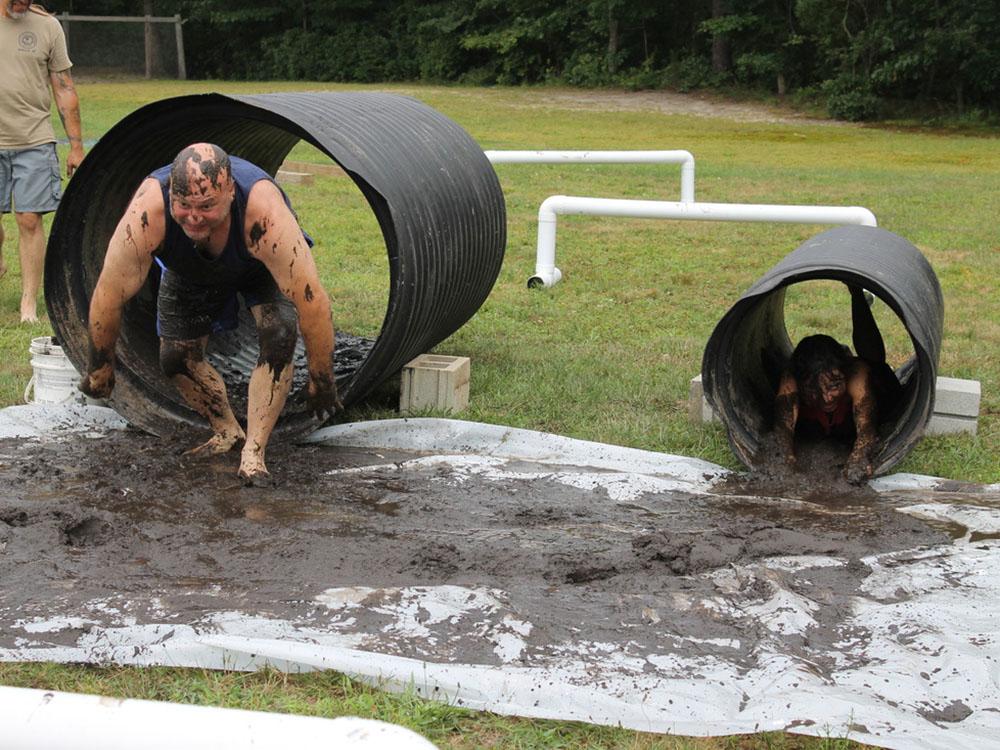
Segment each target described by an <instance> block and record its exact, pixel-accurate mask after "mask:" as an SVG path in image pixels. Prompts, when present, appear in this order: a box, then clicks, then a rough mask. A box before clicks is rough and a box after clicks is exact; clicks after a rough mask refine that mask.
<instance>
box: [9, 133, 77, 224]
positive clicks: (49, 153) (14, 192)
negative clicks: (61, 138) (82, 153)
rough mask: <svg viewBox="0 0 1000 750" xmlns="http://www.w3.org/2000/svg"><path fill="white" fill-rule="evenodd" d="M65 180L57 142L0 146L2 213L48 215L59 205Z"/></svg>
mask: <svg viewBox="0 0 1000 750" xmlns="http://www.w3.org/2000/svg"><path fill="white" fill-rule="evenodd" d="M61 197H62V180H61V178H60V176H59V157H58V156H57V155H56V144H54V143H43V144H42V145H41V146H34V147H32V148H24V149H0V213H5V214H7V213H10V212H11V210H12V209H13V210H15V211H18V212H21V213H36V214H46V213H49V212H50V211H55V210H56V209H57V208H58V207H59V199H60V198H61Z"/></svg>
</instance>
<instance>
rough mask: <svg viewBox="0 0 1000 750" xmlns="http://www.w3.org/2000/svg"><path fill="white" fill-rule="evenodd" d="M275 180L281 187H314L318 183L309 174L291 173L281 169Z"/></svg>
mask: <svg viewBox="0 0 1000 750" xmlns="http://www.w3.org/2000/svg"><path fill="white" fill-rule="evenodd" d="M274 179H275V180H276V181H277V182H278V183H279V184H281V185H290V184H298V185H312V184H313V183H314V182H315V181H316V178H315V177H314V176H313V175H312V174H310V173H309V172H289V171H286V170H284V169H279V170H278V172H277V174H275V175H274Z"/></svg>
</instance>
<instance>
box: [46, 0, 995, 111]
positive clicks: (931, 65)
mask: <svg viewBox="0 0 1000 750" xmlns="http://www.w3.org/2000/svg"><path fill="white" fill-rule="evenodd" d="M42 2H43V4H45V5H46V6H47V7H48V8H49V10H51V11H53V12H63V11H67V12H71V13H76V14H88V15H136V14H144V13H145V14H152V15H173V14H175V13H179V14H180V15H181V16H182V17H183V18H185V19H187V23H186V24H185V27H184V29H185V31H184V34H185V44H186V47H187V54H186V58H187V68H188V74H189V75H190V76H192V77H198V78H226V79H248V80H262V79H290V80H299V79H301V80H315V81H344V82H369V83H370V82H378V81H427V82H459V83H468V84H475V85H517V84H532V83H546V82H551V83H562V84H568V85H573V86H621V87H626V88H632V89H649V88H652V89H656V88H669V89H674V90H682V91H688V90H692V89H703V88H707V89H712V88H726V87H739V88H744V89H753V90H758V91H767V92H772V93H774V94H776V95H779V96H786V95H795V96H802V97H807V98H811V99H813V100H817V99H818V100H821V101H823V102H825V104H826V106H827V108H828V110H829V112H830V114H831V115H832V116H835V117H839V118H844V119H850V120H864V119H871V118H874V117H877V116H879V114H880V113H881V112H884V111H885V109H886V107H890V106H898V105H900V104H903V105H907V104H912V105H916V106H918V107H921V108H923V109H924V110H925V111H934V110H940V111H944V112H948V113H953V114H954V113H957V114H960V115H962V114H968V113H970V112H971V113H972V114H978V115H985V116H993V115H996V114H997V111H998V104H997V103H998V102H1000V33H998V30H1000V1H998V0H632V2H625V0H547V2H538V0H284V1H279V0H256V1H255V2H247V1H246V0H42Z"/></svg>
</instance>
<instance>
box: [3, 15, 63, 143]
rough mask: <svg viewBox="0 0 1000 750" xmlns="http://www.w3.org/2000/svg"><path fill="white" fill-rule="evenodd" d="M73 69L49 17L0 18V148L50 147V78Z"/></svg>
mask: <svg viewBox="0 0 1000 750" xmlns="http://www.w3.org/2000/svg"><path fill="white" fill-rule="evenodd" d="M72 66H73V63H71V62H70V59H69V54H68V53H67V52H66V37H65V36H64V35H63V31H62V27H61V26H60V25H59V21H57V20H56V19H55V18H54V17H53V16H50V15H42V14H40V13H36V12H35V11H33V10H32V11H29V12H28V13H27V15H25V16H24V18H20V19H15V18H6V17H3V16H0V149H20V148H30V147H32V146H39V145H41V144H43V143H54V142H55V140H56V134H55V131H54V130H53V129H52V121H51V120H50V119H49V110H50V107H51V105H52V95H51V89H50V81H49V74H50V73H52V72H58V71H62V70H68V69H69V68H71V67H72Z"/></svg>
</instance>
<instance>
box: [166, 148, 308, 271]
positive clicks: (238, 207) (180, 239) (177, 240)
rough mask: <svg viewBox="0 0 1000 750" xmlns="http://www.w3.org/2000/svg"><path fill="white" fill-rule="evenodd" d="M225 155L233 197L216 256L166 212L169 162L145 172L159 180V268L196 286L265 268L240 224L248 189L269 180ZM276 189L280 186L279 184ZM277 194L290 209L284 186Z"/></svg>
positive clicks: (244, 214) (168, 209)
mask: <svg viewBox="0 0 1000 750" xmlns="http://www.w3.org/2000/svg"><path fill="white" fill-rule="evenodd" d="M229 159H230V168H231V170H232V174H233V182H234V183H235V186H236V191H235V192H236V195H235V197H234V198H233V206H232V213H231V217H230V222H229V237H228V239H227V240H226V246H225V247H224V248H223V250H222V252H221V253H220V254H219V257H217V258H212V257H211V256H209V255H207V254H205V253H204V252H202V251H201V250H199V249H198V248H196V247H195V245H194V243H193V242H192V241H191V238H190V237H188V236H187V235H186V234H184V230H183V229H181V227H180V224H178V223H177V222H176V221H174V219H173V217H172V216H171V215H170V194H169V190H170V165H169V164H168V165H167V166H165V167H160V168H159V169H157V170H156V171H155V172H153V173H152V174H151V175H149V176H150V177H152V178H153V179H155V180H156V181H157V182H159V183H160V188H161V190H162V191H163V207H164V211H165V218H166V235H165V236H164V238H163V244H162V245H161V246H160V248H159V249H158V250H157V251H156V252H155V253H154V254H153V257H154V258H155V259H156V262H157V263H158V264H159V265H160V267H161V268H167V269H169V270H171V271H173V272H174V273H176V274H178V275H179V276H182V277H183V278H184V279H186V280H187V281H189V282H191V283H193V284H196V285H198V286H233V287H239V286H240V284H241V281H242V280H243V279H245V278H248V277H249V276H251V275H253V274H257V273H260V271H261V270H266V266H264V264H263V263H261V262H260V261H259V260H257V259H256V258H254V257H253V256H252V255H250V251H249V250H248V249H247V244H246V236H245V234H244V224H245V217H246V209H247V198H248V197H249V195H250V189H251V188H252V187H253V186H254V185H255V184H257V183H258V182H260V181H261V180H268V181H271V182H273V180H271V176H270V175H269V174H268V173H267V172H265V171H264V170H263V169H261V168H260V167H258V166H256V165H255V164H251V163H250V162H248V161H247V160H246V159H241V158H239V157H238V156H231V157H229ZM278 189H279V190H281V188H280V187H279V188H278ZM281 195H282V197H283V198H284V199H285V205H287V206H288V208H289V210H291V208H292V204H291V202H290V201H289V200H288V196H287V195H285V191H284V190H281ZM293 213H294V212H293ZM302 234H303V236H304V237H305V239H306V242H307V243H308V245H309V246H310V247H312V244H313V243H312V240H311V238H310V237H309V235H307V234H306V233H305V232H303V233H302Z"/></svg>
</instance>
